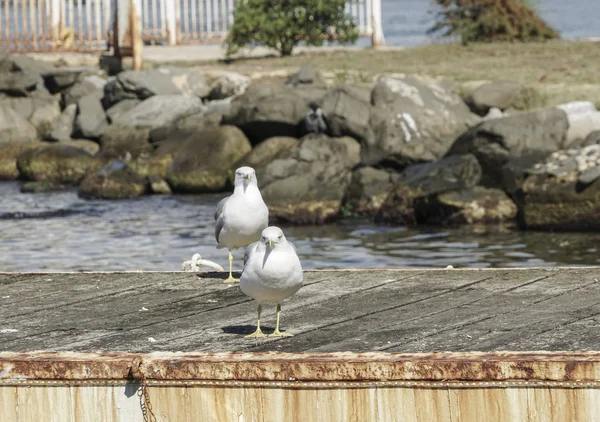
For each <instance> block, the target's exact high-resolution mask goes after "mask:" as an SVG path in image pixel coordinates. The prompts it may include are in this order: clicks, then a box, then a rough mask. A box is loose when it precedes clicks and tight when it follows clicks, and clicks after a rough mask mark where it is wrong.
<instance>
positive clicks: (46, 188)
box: [21, 180, 71, 193]
mask: <svg viewBox="0 0 600 422" xmlns="http://www.w3.org/2000/svg"><path fill="white" fill-rule="evenodd" d="M68 189H71V186H69V185H63V184H61V183H55V182H51V181H49V180H40V181H38V182H25V183H23V184H22V185H21V193H46V192H60V191H64V190H68Z"/></svg>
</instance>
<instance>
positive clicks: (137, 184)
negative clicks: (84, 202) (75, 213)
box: [78, 161, 148, 199]
mask: <svg viewBox="0 0 600 422" xmlns="http://www.w3.org/2000/svg"><path fill="white" fill-rule="evenodd" d="M147 191H148V183H147V180H146V178H145V177H143V176H140V175H139V174H137V173H136V172H135V171H134V170H133V169H132V168H131V167H129V166H128V165H127V164H125V163H123V162H122V161H111V162H110V163H108V164H107V165H105V166H104V167H102V168H101V169H99V170H96V171H94V172H92V173H90V174H88V175H87V176H85V178H84V179H83V180H82V181H81V184H80V185H79V190H78V195H79V196H80V197H82V198H86V199H126V198H134V197H136V196H140V195H143V194H145V193H146V192H147Z"/></svg>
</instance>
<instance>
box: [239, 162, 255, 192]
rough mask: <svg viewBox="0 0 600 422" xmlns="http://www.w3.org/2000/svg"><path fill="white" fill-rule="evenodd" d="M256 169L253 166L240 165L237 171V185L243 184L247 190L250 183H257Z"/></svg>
mask: <svg viewBox="0 0 600 422" xmlns="http://www.w3.org/2000/svg"><path fill="white" fill-rule="evenodd" d="M257 183H258V181H257V179H256V171H254V169H253V168H252V167H240V168H239V169H237V170H236V171H235V182H234V184H235V186H236V187H237V186H241V187H243V188H244V190H246V188H247V187H248V185H256V184H257Z"/></svg>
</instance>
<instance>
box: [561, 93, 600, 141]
mask: <svg viewBox="0 0 600 422" xmlns="http://www.w3.org/2000/svg"><path fill="white" fill-rule="evenodd" d="M556 108H558V109H560V110H562V111H564V112H565V113H566V114H567V120H568V122H569V129H568V131H567V137H566V140H565V145H564V146H565V147H568V146H571V145H574V144H576V143H578V142H580V141H582V140H584V139H585V138H586V137H587V136H588V135H589V134H590V133H592V132H594V131H597V130H600V112H599V111H598V110H596V107H595V106H594V104H592V103H591V102H589V101H573V102H571V103H566V104H561V105H558V106H557V107H556Z"/></svg>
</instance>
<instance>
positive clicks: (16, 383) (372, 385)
mask: <svg viewBox="0 0 600 422" xmlns="http://www.w3.org/2000/svg"><path fill="white" fill-rule="evenodd" d="M224 278H225V275H223V274H221V273H204V274H203V273H199V274H193V273H183V272H172V273H156V272H150V273H146V272H120V273H42V274H39V273H37V274H22V273H5V274H0V420H2V421H12V420H19V421H30V420H31V421H34V420H42V419H43V420H48V421H54V420H56V421H59V420H72V421H80V420H81V421H83V420H85V421H94V420H110V421H113V420H115V421H120V420H127V421H129V420H132V421H138V420H140V421H142V420H151V419H148V418H147V419H144V418H143V412H142V411H141V407H140V401H139V400H140V399H139V398H137V396H135V395H133V396H132V395H131V394H130V395H127V394H125V396H127V397H128V398H130V397H133V399H129V400H125V399H124V398H123V391H125V390H126V389H127V388H131V386H132V385H134V386H137V387H139V386H141V385H143V386H144V388H146V390H144V391H145V392H146V393H148V394H147V395H142V398H144V397H146V399H147V400H148V403H151V404H152V405H153V406H154V407H153V408H154V411H155V413H157V412H158V413H159V415H157V419H156V420H161V421H178V420H191V421H196V420H198V421H200V420H201V421H222V420H223V421H229V420H233V419H235V420H244V421H246V422H247V421H251V420H252V421H253V420H256V421H261V422H262V421H271V420H273V421H277V420H293V421H312V420H319V421H338V420H343V421H412V420H432V421H434V420H440V421H444V420H454V421H471V420H473V421H475V420H494V421H496V420H506V421H509V420H510V421H519V420H548V421H554V420H556V421H559V420H561V421H563V420H578V421H588V420H589V421H597V420H600V353H599V352H600V336H599V335H598V331H599V330H598V325H599V324H598V320H599V319H600V268H596V267H594V268H572V269H564V268H560V269H557V268H549V269H506V270H492V269H485V270H474V269H449V270H369V271H309V272H306V273H305V285H304V286H303V288H302V289H301V290H300V291H299V292H298V294H297V295H296V296H294V297H293V298H291V299H289V300H288V301H286V302H285V303H284V305H283V311H282V329H283V330H285V331H287V332H290V333H292V334H294V337H289V338H265V339H258V340H257V339H251V340H250V339H246V338H244V335H245V334H248V333H250V332H252V331H253V330H254V328H255V324H256V303H255V302H254V301H253V300H252V299H249V298H248V297H246V296H244V295H243V293H242V292H241V291H240V289H239V286H238V285H228V284H224V283H222V280H223V279H224ZM273 319H274V309H272V307H267V308H266V309H265V312H264V313H263V321H262V322H263V331H265V332H266V333H269V332H270V331H272V329H273V326H274V321H273ZM73 352H77V353H73ZM232 352H233V353H232ZM265 352H266V353H265ZM49 386H53V387H56V388H51V389H48V387H49ZM61 386H62V387H67V388H65V389H63V390H64V397H62V396H61V397H59V396H60V394H62V393H60V392H61V391H63V390H61V388H60V387H61ZM137 387H136V388H137ZM90 389H92V390H93V391H94V395H93V397H95V399H94V400H96V401H97V402H95V403H91V402H89V400H91V397H92V396H91V395H90V394H91V393H90V391H92V390H90ZM124 389H125V390H124ZM142 389H143V388H142ZM80 390H81V392H79V393H78V391H80ZM84 391H85V392H87V393H83V392H84ZM133 391H136V390H135V389H134V390H133ZM140 391H141V390H140ZM86 394H87V395H86ZM52 397H54V398H55V399H56V400H59V399H60V400H65V403H67V402H68V403H70V404H69V405H68V406H67V405H66V404H65V406H67V407H64V408H63V407H60V406H59V407H56V406H53V405H52V400H53V399H52ZM86 397H87V398H86ZM150 398H151V402H150ZM146 399H143V400H146ZM32 400H33V402H35V400H38V401H39V400H41V402H43V403H45V405H44V406H41V405H40V406H32V403H33V402H32ZM44 400H45V401H44ZM143 400H142V402H143ZM281 400H284V401H285V402H286V403H287V405H286V406H292V407H293V409H294V412H292V413H290V414H286V413H285V412H286V410H285V408H283V410H281V409H279V408H281ZM197 401H199V403H202V404H203V406H204V407H202V406H200V407H202V409H200V408H199V407H198V406H199V404H198V403H197ZM78 403H79V404H78ZM315 403H316V404H315ZM69 406H70V407H69ZM80 406H83V408H85V406H88V407H89V406H92V408H93V409H96V411H97V412H100V413H98V415H103V416H91V415H95V413H93V412H92V413H89V412H87V413H86V412H83V411H82V410H81V408H80ZM194 406H196V407H194ZM315 406H316V407H315ZM319 406H321V407H319ZM324 406H325V407H324ZM325 408H326V409H327V410H326V411H325V410H323V409H325ZM65 409H66V410H65ZM115 409H116V410H115ZM124 409H125V410H124ZM194 409H196V410H194ZM277 409H279V410H277ZM319 409H320V410H319ZM67 410H68V412H70V413H68V415H67V414H66V413H64V412H66V411H67ZM88 410H89V409H88ZM125 411H127V412H129V413H127V412H125ZM19 412H20V413H19ZM36 412H45V413H36ZM78 412H79V413H78ZM82 412H83V413H82ZM123 412H125V413H126V414H127V415H126V416H123V415H124V413H123ZM282 412H284V413H282ZM323 412H325V413H323ZM41 415H44V417H43V418H42V419H39V418H40V417H42V416H41ZM182 415H187V416H182ZM240 415H242V416H243V417H241V416H240ZM481 415H486V417H485V419H480V418H481ZM146 416H147V415H146ZM36 418H37V419H36ZM182 418H183V419H182ZM186 418H187V419H186ZM240 418H241V419H240Z"/></svg>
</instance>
